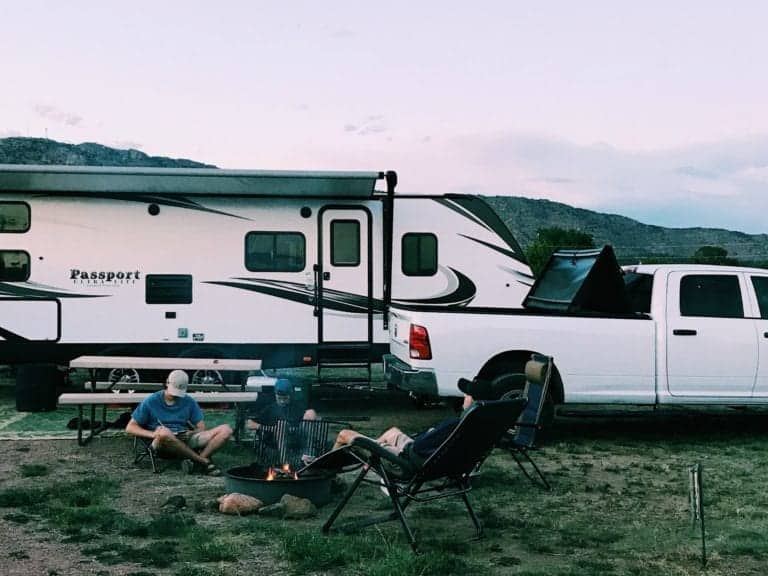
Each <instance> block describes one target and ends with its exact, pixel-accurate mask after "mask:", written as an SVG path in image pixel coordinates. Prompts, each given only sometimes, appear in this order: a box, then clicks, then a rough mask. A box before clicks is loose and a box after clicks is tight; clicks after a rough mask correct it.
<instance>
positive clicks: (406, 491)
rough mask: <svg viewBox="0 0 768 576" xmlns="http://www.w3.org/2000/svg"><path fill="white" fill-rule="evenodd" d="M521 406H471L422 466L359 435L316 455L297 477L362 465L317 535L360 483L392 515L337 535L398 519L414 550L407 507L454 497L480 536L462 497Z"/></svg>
mask: <svg viewBox="0 0 768 576" xmlns="http://www.w3.org/2000/svg"><path fill="white" fill-rule="evenodd" d="M524 406H525V400H523V399H521V398H513V399H507V400H495V401H486V402H477V403H475V404H474V405H473V406H471V407H470V408H469V409H468V410H467V411H466V412H465V413H464V415H463V416H462V418H461V420H460V421H459V424H458V425H457V426H456V428H455V429H454V430H453V432H451V434H450V435H449V436H448V438H446V439H445V441H444V442H443V443H442V444H441V445H440V446H439V447H438V448H437V450H436V451H435V452H434V453H433V454H432V455H431V456H430V457H429V458H427V459H426V460H425V461H422V462H416V461H415V458H405V457H401V456H396V455H394V454H393V453H392V452H390V451H389V450H387V449H386V448H384V447H382V446H381V445H379V444H378V443H377V442H376V441H375V440H372V439H370V438H366V437H364V436H363V437H358V438H355V440H354V441H353V442H352V444H351V445H350V446H345V447H343V448H339V449H337V450H334V451H332V452H330V453H328V454H325V455H323V456H321V457H320V458H318V459H317V460H316V461H315V462H313V463H312V464H310V465H309V466H307V467H305V468H304V469H303V470H301V471H300V472H299V474H300V475H301V474H304V473H310V472H313V471H315V472H317V471H322V470H328V469H336V470H338V469H341V468H343V467H346V468H350V467H353V466H357V467H360V466H362V470H361V471H360V473H359V474H358V475H357V477H356V478H355V480H354V482H353V483H352V485H351V486H350V487H349V489H348V490H347V492H346V494H345V495H344V497H343V498H342V500H341V501H340V502H339V504H338V506H336V509H335V510H334V511H333V513H332V514H331V515H330V517H329V518H328V520H326V522H325V524H323V527H322V531H323V533H328V532H329V531H330V529H331V527H332V526H333V523H334V522H335V521H336V518H337V517H338V516H339V514H340V513H341V512H342V510H343V509H344V507H345V506H346V505H347V502H349V500H350V498H351V497H352V495H353V494H354V493H355V491H356V490H357V489H358V487H359V486H360V485H361V483H362V482H364V481H365V482H368V483H373V484H379V485H382V486H384V487H385V488H386V490H387V493H388V495H389V498H390V500H391V502H392V508H393V510H392V512H391V513H390V514H387V515H386V516H383V517H374V518H368V519H364V520H362V521H357V522H354V521H353V522H351V523H348V524H347V525H345V526H341V527H340V529H341V530H345V531H348V530H354V529H355V528H360V527H364V526H370V525H373V524H377V523H380V522H386V521H389V520H397V519H399V520H400V524H401V526H402V528H403V531H404V532H405V535H406V537H407V538H408V542H409V544H410V545H411V547H412V548H413V549H414V550H415V549H416V538H415V536H414V533H413V530H412V529H411V527H410V526H409V524H408V521H407V520H406V517H405V510H406V508H407V507H408V505H409V504H410V503H411V502H430V501H432V500H437V499H439V498H448V497H451V496H455V497H458V498H461V499H462V501H463V502H464V505H465V506H466V508H467V512H468V513H469V516H470V518H471V519H472V523H473V524H474V526H475V529H476V531H477V536H478V538H480V537H482V536H483V526H482V523H481V522H480V519H479V518H478V517H477V514H475V511H474V509H473V508H472V505H471V503H470V501H469V498H468V492H469V491H470V490H471V485H470V474H471V473H472V471H473V470H474V469H475V468H476V467H477V465H478V464H479V463H480V462H482V461H483V460H485V458H486V457H487V456H488V454H489V453H490V452H491V450H492V449H493V448H494V446H495V445H496V444H497V442H498V441H499V440H500V439H501V437H502V436H503V435H504V434H505V432H506V431H507V430H508V429H509V428H510V427H511V426H513V425H514V423H515V421H516V420H517V418H518V416H519V415H520V412H521V411H522V410H523V407H524ZM406 452H408V451H406ZM369 472H374V473H375V474H377V475H378V478H376V479H375V480H372V479H367V478H366V476H367V475H368V473H369Z"/></svg>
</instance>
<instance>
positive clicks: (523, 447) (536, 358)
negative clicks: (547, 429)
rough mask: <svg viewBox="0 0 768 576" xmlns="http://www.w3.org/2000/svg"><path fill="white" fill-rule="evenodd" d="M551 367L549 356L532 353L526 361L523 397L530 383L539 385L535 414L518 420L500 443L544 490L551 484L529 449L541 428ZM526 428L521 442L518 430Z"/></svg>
mask: <svg viewBox="0 0 768 576" xmlns="http://www.w3.org/2000/svg"><path fill="white" fill-rule="evenodd" d="M552 368H553V362H552V357H551V356H541V355H538V354H534V355H533V357H532V359H531V360H529V361H528V362H527V363H526V370H525V375H526V387H525V390H524V391H523V397H524V398H526V399H527V398H528V391H529V389H530V386H531V385H535V386H538V385H540V386H541V394H540V395H539V398H538V404H537V405H536V407H535V416H534V419H533V421H532V422H519V421H518V422H517V423H516V425H515V427H514V428H513V430H510V431H509V432H508V436H507V438H506V441H505V442H504V443H503V444H502V446H503V447H504V448H506V449H507V450H509V453H510V454H511V455H512V458H514V460H515V463H516V464H517V466H518V468H520V470H521V471H522V472H523V474H524V475H525V477H526V478H528V480H529V481H530V482H531V483H532V484H534V485H539V486H540V487H543V488H545V489H546V490H551V489H552V486H550V484H549V482H548V481H547V478H546V476H544V473H543V472H542V471H541V469H540V468H539V467H538V466H537V465H536V462H534V461H533V459H532V458H531V456H530V454H529V451H530V450H531V449H533V440H534V438H535V434H536V432H537V431H538V430H540V429H541V414H542V412H543V409H544V404H545V403H546V401H547V394H548V393H549V382H550V379H551V378H552ZM542 372H543V373H544V377H543V378H541V373H542ZM527 408H528V406H526V411H527ZM524 417H525V414H524V415H521V417H520V418H521V419H523V418H524ZM526 428H527V429H531V435H530V437H529V439H528V440H527V441H526V442H523V441H520V439H519V436H520V432H521V431H522V430H523V429H526ZM526 463H527V464H530V467H531V468H533V472H530V471H528V470H527V469H526V466H525V464H526ZM536 477H538V479H539V481H537V480H536Z"/></svg>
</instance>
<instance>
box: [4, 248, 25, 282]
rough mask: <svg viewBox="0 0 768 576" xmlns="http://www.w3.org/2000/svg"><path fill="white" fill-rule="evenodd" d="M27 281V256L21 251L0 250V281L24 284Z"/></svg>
mask: <svg viewBox="0 0 768 576" xmlns="http://www.w3.org/2000/svg"><path fill="white" fill-rule="evenodd" d="M28 279H29V254H27V253H26V252H24V251H23V250H0V281H3V282H26V281H27V280H28Z"/></svg>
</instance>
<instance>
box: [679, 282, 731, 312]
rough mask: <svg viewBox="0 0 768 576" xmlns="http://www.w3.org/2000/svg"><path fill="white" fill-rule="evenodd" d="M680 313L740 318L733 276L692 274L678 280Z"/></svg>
mask: <svg viewBox="0 0 768 576" xmlns="http://www.w3.org/2000/svg"><path fill="white" fill-rule="evenodd" d="M680 315H681V316H705V317H709V318H743V317H744V305H743V303H742V301H741V289H740V288H739V279H738V278H737V277H736V276H725V275H719V274H718V275H703V274H693V275H690V276H683V278H682V279H681V280H680Z"/></svg>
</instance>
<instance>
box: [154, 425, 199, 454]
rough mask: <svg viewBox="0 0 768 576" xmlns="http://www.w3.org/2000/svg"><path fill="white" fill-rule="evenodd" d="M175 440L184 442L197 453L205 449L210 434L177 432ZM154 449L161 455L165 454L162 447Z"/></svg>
mask: <svg viewBox="0 0 768 576" xmlns="http://www.w3.org/2000/svg"><path fill="white" fill-rule="evenodd" d="M176 438H178V439H179V440H181V441H182V442H184V443H185V444H186V445H187V446H189V447H190V448H192V450H195V451H199V450H202V449H203V448H205V445H206V444H208V441H209V440H210V439H211V433H210V431H208V430H204V431H202V432H193V431H191V430H190V431H189V432H179V433H178V434H176ZM153 444H154V443H153ZM156 449H157V451H158V453H160V454H161V455H162V454H163V453H165V452H166V450H163V448H162V446H160V447H156ZM169 455H170V454H169Z"/></svg>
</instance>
